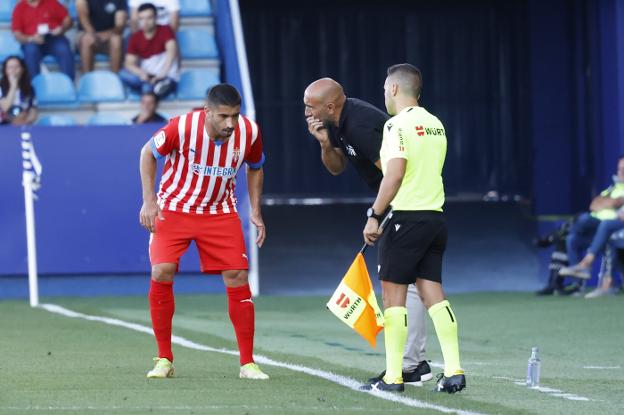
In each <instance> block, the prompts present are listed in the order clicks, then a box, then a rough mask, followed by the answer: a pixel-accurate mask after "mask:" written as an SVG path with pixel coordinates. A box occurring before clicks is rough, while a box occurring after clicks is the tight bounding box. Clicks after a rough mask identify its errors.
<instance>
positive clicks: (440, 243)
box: [361, 63, 466, 393]
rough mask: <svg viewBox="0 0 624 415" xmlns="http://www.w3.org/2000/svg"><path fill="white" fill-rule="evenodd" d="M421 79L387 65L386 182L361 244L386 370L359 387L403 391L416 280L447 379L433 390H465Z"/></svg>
mask: <svg viewBox="0 0 624 415" xmlns="http://www.w3.org/2000/svg"><path fill="white" fill-rule="evenodd" d="M421 89H422V75H421V73H420V70H419V69H418V68H416V67H415V66H413V65H410V64H407V63H404V64H399V65H394V66H391V67H390V68H388V76H387V77H386V81H385V83H384V96H385V102H386V109H387V110H388V114H390V115H392V116H393V117H392V118H390V119H389V120H388V121H387V122H386V123H385V125H384V131H383V140H382V143H381V150H380V153H379V156H380V161H381V169H382V172H383V176H384V177H383V179H382V181H381V184H380V186H379V192H378V193H377V197H376V199H375V202H374V203H373V206H372V207H371V208H370V209H369V210H368V214H367V216H368V221H367V222H366V227H365V228H364V231H363V234H364V241H365V242H366V243H367V244H369V245H373V244H374V243H375V242H376V241H377V240H378V239H379V240H380V245H379V279H380V280H381V287H382V291H383V293H382V297H383V305H384V309H385V310H384V320H385V323H384V326H385V327H384V330H385V334H384V341H385V346H386V373H385V376H383V377H382V378H381V379H371V380H369V383H367V384H365V385H363V386H362V387H361V389H363V390H383V391H392V392H402V391H404V389H405V387H404V380H403V377H402V373H401V372H402V371H401V368H402V360H403V349H404V347H405V340H406V338H407V325H408V322H407V309H406V308H405V304H406V296H407V288H408V286H409V285H410V284H413V283H416V286H417V287H418V292H419V294H420V297H421V299H422V301H423V304H424V305H425V307H426V308H427V310H428V312H429V316H430V317H431V320H432V321H433V326H434V327H435V331H436V335H437V337H438V341H439V342H440V347H441V349H442V355H443V357H444V374H440V375H438V382H437V384H436V389H435V390H436V391H439V392H448V393H455V392H458V391H460V390H462V389H464V388H465V387H466V377H465V375H464V371H463V370H462V368H461V365H460V363H459V342H458V335H457V319H456V317H455V314H454V313H453V311H452V310H451V305H450V304H449V302H448V300H447V299H446V296H445V295H444V290H443V289H442V256H443V254H444V249H445V247H446V239H447V229H446V223H445V219H444V216H443V214H442V206H443V205H444V185H443V183H442V167H443V166H444V159H445V157H446V132H445V131H444V126H443V125H442V123H441V122H440V120H438V118H437V117H435V116H434V115H432V114H430V113H429V112H428V111H427V110H426V109H424V108H422V107H420V106H419V105H418V100H419V98H420V91H421ZM388 206H392V209H393V212H394V214H393V217H392V219H391V221H390V222H389V223H388V225H387V231H385V232H383V237H381V238H380V236H381V235H382V229H380V226H379V225H380V219H381V214H382V213H383V212H385V211H386V209H387V208H388Z"/></svg>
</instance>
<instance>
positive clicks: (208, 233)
mask: <svg viewBox="0 0 624 415" xmlns="http://www.w3.org/2000/svg"><path fill="white" fill-rule="evenodd" d="M240 103H241V97H240V94H239V93H238V91H237V90H236V88H234V87H233V86H231V85H228V84H219V85H216V86H214V87H213V88H212V89H211V90H210V93H209V94H208V98H207V105H206V106H205V107H204V109H203V110H201V111H194V112H190V113H188V114H185V115H182V116H180V117H176V118H173V119H172V120H171V121H170V122H169V123H168V124H167V125H166V126H165V127H163V128H162V129H160V130H158V131H157V132H156V134H155V135H154V136H153V137H152V138H151V139H150V140H149V141H148V142H147V143H146V144H145V146H144V147H143V149H142V151H141V162H140V171H141V184H142V187H143V206H142V207H141V212H140V221H141V224H142V225H143V226H144V227H145V228H146V229H147V230H149V231H150V232H151V235H150V247H149V253H150V262H151V264H152V273H151V274H152V278H151V285H150V292H149V303H150V312H151V316H152V326H153V328H154V335H155V336H156V342H157V344H158V357H155V358H154V360H155V361H156V365H155V366H154V369H152V370H151V371H149V372H148V373H147V377H148V378H167V377H171V376H173V371H174V368H173V363H172V362H173V353H172V351H171V322H172V319H173V313H174V309H175V303H174V296H173V277H174V275H175V273H176V272H177V270H178V264H179V261H180V257H181V256H182V255H183V254H184V252H185V251H186V250H187V248H188V246H189V245H190V243H191V241H195V245H196V246H197V249H198V251H199V257H200V262H201V270H202V272H205V273H220V274H221V275H222V276H223V282H224V283H225V286H226V292H227V297H228V309H229V315H230V320H231V321H232V324H233V326H234V331H235V333H236V340H237V342H238V348H239V352H240V365H241V367H240V373H239V376H240V377H241V378H247V379H268V378H269V377H268V376H267V375H266V374H265V373H263V372H262V371H261V370H260V368H259V367H258V365H256V364H255V363H254V360H253V339H254V320H255V317H254V304H253V300H252V298H251V291H250V289H249V284H248V282H247V270H248V268H249V266H248V259H247V253H246V249H245V240H244V237H243V232H242V228H241V222H240V219H239V217H238V214H237V211H236V197H235V194H234V190H235V185H236V173H237V172H238V170H239V168H240V167H241V166H242V164H243V162H245V163H247V167H248V169H247V182H248V192H249V199H250V203H251V221H252V222H253V223H254V225H256V227H257V229H258V237H257V239H256V241H255V242H256V244H257V245H258V246H262V243H263V242H264V238H265V229H264V222H263V221H262V215H261V213H260V198H261V195H262V183H263V178H264V173H263V170H262V165H263V164H264V153H263V152H262V137H261V134H260V130H259V128H258V126H257V125H256V123H254V122H253V121H251V120H249V119H248V118H246V117H244V116H242V115H240ZM163 157H164V158H166V159H165V166H164V168H163V174H162V178H161V181H160V190H159V191H158V196H157V195H156V194H155V192H154V182H155V176H156V161H157V159H161V158H163Z"/></svg>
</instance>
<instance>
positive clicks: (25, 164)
mask: <svg viewBox="0 0 624 415" xmlns="http://www.w3.org/2000/svg"><path fill="white" fill-rule="evenodd" d="M21 138H22V168H23V172H22V184H23V186H24V206H25V208H26V209H25V213H26V243H27V247H28V292H29V296H30V306H31V307H37V306H38V305H39V287H38V281H37V244H36V240H35V207H34V199H35V198H36V196H35V193H34V192H35V191H37V190H38V189H39V176H40V174H41V164H40V163H39V159H38V158H37V155H36V154H35V151H34V148H33V145H32V141H31V140H30V133H29V132H27V131H24V132H22V134H21Z"/></svg>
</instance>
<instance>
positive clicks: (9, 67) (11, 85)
mask: <svg viewBox="0 0 624 415" xmlns="http://www.w3.org/2000/svg"><path fill="white" fill-rule="evenodd" d="M36 119H37V107H36V103H35V90H34V89H33V87H32V86H31V85H30V76H29V74H28V67H27V66H26V63H25V62H24V60H23V59H22V58H20V57H19V56H9V57H8V58H6V59H5V61H4V63H3V64H2V78H0V124H12V125H24V124H32V123H33V122H35V120H36Z"/></svg>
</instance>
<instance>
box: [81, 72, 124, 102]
mask: <svg viewBox="0 0 624 415" xmlns="http://www.w3.org/2000/svg"><path fill="white" fill-rule="evenodd" d="M78 99H79V100H80V102H87V103H92V102H118V101H124V100H125V99H126V95H125V93H124V88H123V85H122V83H121V80H120V79H119V77H118V76H117V74H115V73H113V72H110V71H93V72H88V73H86V74H84V75H83V76H82V77H81V78H80V82H79V83H78Z"/></svg>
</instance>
